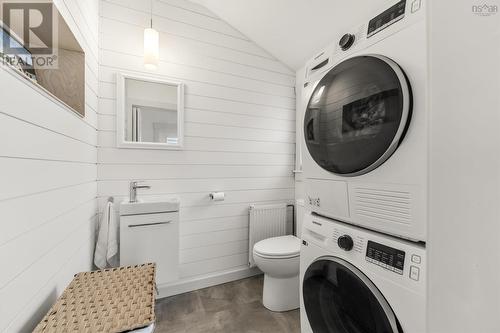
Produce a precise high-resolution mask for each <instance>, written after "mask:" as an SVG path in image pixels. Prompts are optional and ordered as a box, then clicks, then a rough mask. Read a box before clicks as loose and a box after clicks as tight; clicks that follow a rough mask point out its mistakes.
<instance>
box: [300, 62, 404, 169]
mask: <svg viewBox="0 0 500 333" xmlns="http://www.w3.org/2000/svg"><path fill="white" fill-rule="evenodd" d="M411 109H412V95H411V89H410V84H409V82H408V79H407V78H406V76H405V74H404V72H403V70H402V69H401V68H400V67H399V66H398V64H396V63H395V62H394V61H393V60H391V59H389V58H387V57H384V56H380V55H366V56H358V57H353V58H350V59H347V60H344V61H343V62H341V63H339V64H338V65H336V66H334V67H333V68H332V69H331V70H330V71H329V72H328V73H327V74H326V75H325V76H324V77H323V78H322V79H321V81H320V82H319V83H318V84H317V85H316V87H315V89H314V91H313V93H312V94H311V98H310V100H309V104H308V106H307V109H306V112H305V118H304V138H305V142H306V146H307V148H308V150H309V153H310V154H311V156H312V158H313V159H314V160H315V161H316V163H317V164H318V165H319V166H321V167H322V168H323V169H325V170H328V171H330V172H333V173H335V174H338V175H341V176H359V175H362V174H365V173H367V172H370V171H372V170H374V169H375V168H377V167H378V166H380V165H381V164H382V163H384V162H385V161H386V160H387V159H388V158H389V157H390V156H391V155H392V154H393V153H394V152H395V151H396V149H397V148H398V146H399V144H400V143H401V142H402V140H403V137H404V135H405V132H406V129H407V127H408V125H409V122H410V118H411Z"/></svg>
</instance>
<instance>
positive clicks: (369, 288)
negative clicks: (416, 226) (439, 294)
mask: <svg viewBox="0 0 500 333" xmlns="http://www.w3.org/2000/svg"><path fill="white" fill-rule="evenodd" d="M425 265H426V257H425V248H424V246H423V245H422V244H421V243H413V242H410V241H405V240H402V239H397V238H395V237H391V236H387V235H384V234H380V233H377V232H373V231H369V230H367V229H362V228H359V227H355V226H353V225H348V224H344V223H340V222H336V221H334V220H331V219H327V218H323V217H318V216H315V215H312V214H311V215H306V217H305V220H304V225H303V228H302V248H301V254H300V285H301V292H300V297H301V298H300V302H301V304H300V311H301V313H300V317H301V332H302V333H312V332H315V333H329V332H332V333H353V332H356V333H403V332H404V333H424V332H426V321H425V319H426V314H425V309H426V305H425V301H426V298H425V297H426V296H425V293H426V287H425V284H426V282H425V277H426V276H425Z"/></svg>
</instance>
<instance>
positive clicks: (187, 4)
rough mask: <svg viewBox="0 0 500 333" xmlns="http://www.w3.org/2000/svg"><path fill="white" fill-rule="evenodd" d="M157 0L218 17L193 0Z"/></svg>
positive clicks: (214, 17) (200, 13)
mask: <svg viewBox="0 0 500 333" xmlns="http://www.w3.org/2000/svg"><path fill="white" fill-rule="evenodd" d="M158 1H160V2H163V3H165V4H168V5H170V6H173V7H177V8H182V9H184V10H186V11H190V12H193V13H196V14H199V15H204V16H208V17H211V18H213V19H219V18H218V16H217V15H215V14H214V13H212V12H211V11H210V10H208V9H207V8H206V7H204V6H202V5H199V4H197V3H195V2H193V1H185V0H158Z"/></svg>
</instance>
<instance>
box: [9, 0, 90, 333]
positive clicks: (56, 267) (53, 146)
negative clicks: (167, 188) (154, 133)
mask: <svg viewBox="0 0 500 333" xmlns="http://www.w3.org/2000/svg"><path fill="white" fill-rule="evenodd" d="M55 3H56V4H57V6H58V8H59V10H60V12H61V13H62V15H63V17H64V18H65V19H66V21H67V23H68V25H69V26H70V28H71V30H72V31H73V33H74V34H75V35H76V37H77V39H78V40H79V42H80V44H81V45H82V47H83V48H84V50H85V52H86V68H85V75H86V116H85V118H84V119H82V118H80V117H79V116H77V115H76V114H74V113H73V112H72V111H70V110H69V109H67V108H66V107H64V106H63V105H62V104H60V103H58V102H56V101H55V100H54V99H52V98H49V97H48V96H47V95H46V94H44V93H43V92H42V91H41V90H37V89H34V88H33V86H32V85H30V84H29V83H28V82H27V81H25V80H24V79H20V78H19V77H18V76H17V74H16V73H13V72H12V71H11V70H8V69H5V68H3V67H2V68H0V91H1V92H2V96H1V98H0V138H1V144H0V169H1V172H0V184H1V189H0V212H1V231H0V263H1V268H0V332H31V331H32V329H33V328H34V326H35V325H36V324H37V323H38V321H39V320H40V319H41V317H42V316H43V315H44V314H45V313H46V312H47V311H48V309H49V308H50V306H51V305H52V303H53V302H54V301H55V300H56V298H57V296H58V295H59V294H60V293H61V291H62V290H63V289H64V288H65V287H66V285H67V283H68V282H69V281H70V280H71V278H72V277H73V274H75V273H76V272H79V271H85V270H89V269H90V268H91V263H92V251H93V243H94V240H93V238H94V234H95V233H94V228H95V221H96V213H97V199H96V197H97V182H96V177H97V165H96V162H97V147H96V146H97V118H98V117H97V108H98V98H97V91H98V70H99V66H98V22H99V21H98V8H99V7H98V5H99V3H98V0H87V1H79V0H56V1H55Z"/></svg>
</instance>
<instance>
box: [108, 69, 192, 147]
mask: <svg viewBox="0 0 500 333" xmlns="http://www.w3.org/2000/svg"><path fill="white" fill-rule="evenodd" d="M116 80H117V96H116V105H117V110H116V111H117V117H116V120H117V124H116V128H117V131H116V133H117V145H118V147H120V148H143V149H181V148H182V146H183V141H184V85H183V84H182V83H180V82H176V81H169V80H162V79H158V78H154V77H147V76H137V75H131V74H123V73H120V74H117V78H116Z"/></svg>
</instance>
